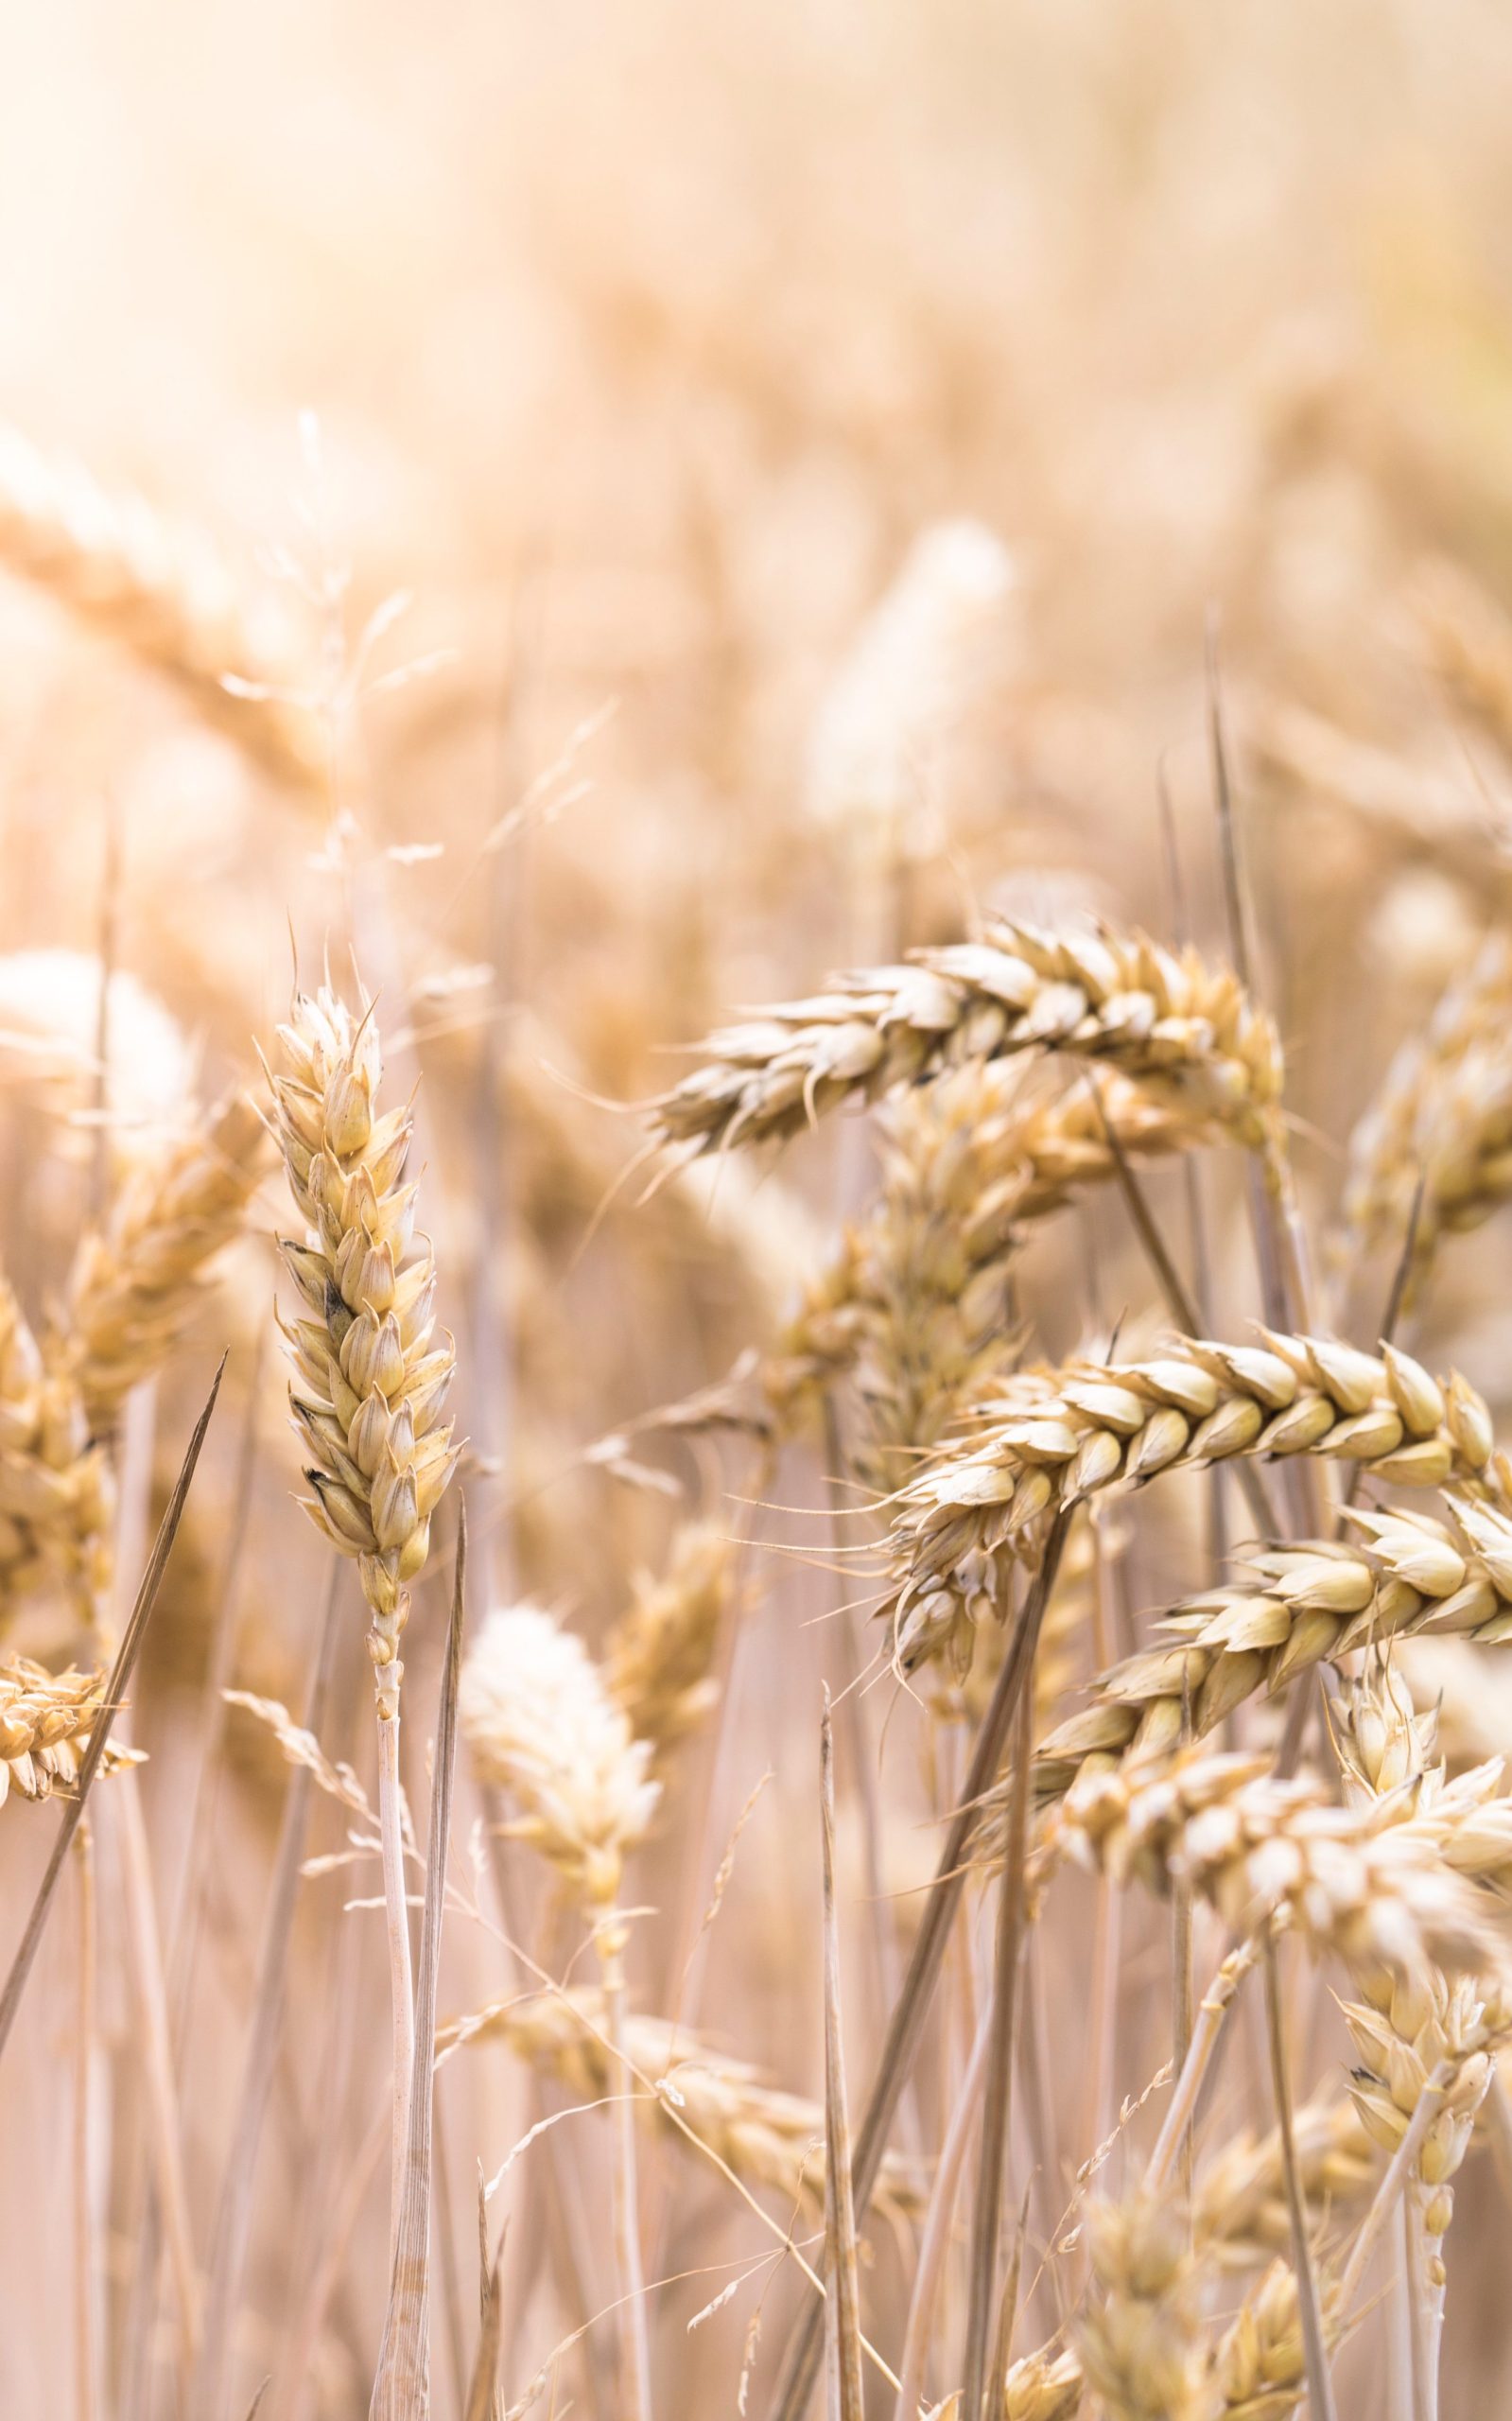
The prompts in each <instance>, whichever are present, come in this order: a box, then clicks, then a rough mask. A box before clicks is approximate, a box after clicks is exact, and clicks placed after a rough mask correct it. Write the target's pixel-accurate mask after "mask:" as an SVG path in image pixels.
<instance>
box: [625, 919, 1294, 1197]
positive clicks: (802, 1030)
mask: <svg viewBox="0 0 1512 2421" xmlns="http://www.w3.org/2000/svg"><path fill="white" fill-rule="evenodd" d="M708 1049H709V1053H710V1054H711V1055H710V1058H709V1061H708V1064H707V1065H706V1066H704V1067H703V1068H700V1069H698V1070H697V1071H695V1072H694V1073H693V1074H692V1075H690V1076H687V1077H685V1079H684V1081H683V1082H682V1084H680V1085H679V1086H677V1087H676V1089H674V1090H673V1091H672V1092H670V1093H668V1094H666V1095H664V1096H663V1098H662V1099H661V1100H660V1101H659V1102H658V1103H657V1104H656V1106H655V1110H654V1114H653V1122H652V1123H653V1132H654V1134H655V1135H656V1137H657V1138H658V1140H659V1141H661V1142H662V1143H663V1144H664V1145H665V1146H666V1147H667V1149H668V1151H669V1154H672V1155H673V1156H675V1157H677V1158H694V1157H696V1156H697V1155H698V1154H699V1153H701V1152H708V1151H717V1150H722V1149H724V1148H725V1147H727V1146H728V1145H731V1144H735V1143H743V1144H755V1143H760V1142H763V1141H768V1140H776V1139H779V1138H781V1137H783V1136H786V1135H791V1134H795V1133H797V1132H798V1131H799V1130H800V1129H801V1128H802V1127H804V1126H805V1125H808V1124H809V1123H811V1122H812V1121H813V1120H814V1119H815V1118H817V1117H819V1116H820V1115H822V1114H823V1113H824V1112H825V1111H826V1110H828V1109H832V1108H834V1107H836V1106H838V1105H839V1104H840V1103H842V1102H843V1101H846V1100H852V1099H861V1100H866V1101H875V1100H876V1099H877V1098H878V1095H879V1094H881V1093H884V1092H887V1091H888V1090H890V1089H891V1088H892V1087H893V1086H895V1085H899V1084H916V1083H917V1082H918V1081H919V1080H920V1079H921V1078H923V1077H927V1076H930V1075H933V1074H936V1073H937V1072H938V1071H940V1070H941V1069H943V1068H945V1067H947V1066H953V1065H959V1064H961V1063H962V1062H965V1061H967V1060H973V1059H995V1058H999V1057H1005V1056H1009V1055H1012V1054H1015V1053H1017V1052H1022V1051H1030V1050H1045V1051H1066V1052H1069V1053H1071V1054H1074V1055H1076V1056H1078V1057H1083V1058H1088V1057H1089V1058H1096V1059H1101V1060H1105V1061H1107V1062H1108V1063H1109V1064H1110V1065H1111V1066H1113V1067H1115V1068H1118V1069H1121V1071H1123V1072H1124V1073H1125V1074H1128V1075H1132V1076H1136V1077H1138V1079H1139V1080H1140V1082H1141V1083H1143V1084H1146V1085H1149V1086H1151V1087H1156V1086H1158V1087H1159V1088H1161V1089H1163V1090H1165V1092H1166V1093H1167V1095H1168V1098H1169V1099H1170V1100H1172V1101H1173V1102H1179V1103H1180V1104H1181V1105H1182V1106H1184V1107H1185V1108H1187V1110H1188V1111H1189V1114H1190V1115H1191V1116H1193V1117H1197V1118H1201V1119H1206V1120H1208V1121H1210V1122H1211V1123H1212V1125H1213V1127H1214V1130H1215V1131H1218V1130H1222V1131H1225V1132H1227V1133H1231V1134H1234V1135H1235V1136H1236V1137H1237V1138H1238V1139H1239V1140H1241V1141H1246V1142H1248V1143H1250V1144H1252V1145H1254V1146H1256V1147H1257V1148H1259V1149H1261V1150H1263V1151H1265V1152H1267V1153H1268V1154H1275V1155H1276V1156H1277V1158H1278V1157H1279V1150H1280V1146H1279V1126H1278V1113H1277V1103H1278V1101H1279V1097H1280V1089H1281V1054H1280V1046H1279V1044H1278V1042H1277V1037H1276V1032H1275V1029H1274V1027H1273V1026H1272V1025H1271V1023H1270V1021H1269V1019H1267V1018H1265V1017H1264V1016H1262V1015H1261V1014H1260V1012H1259V1011H1257V1010H1256V1008H1255V1007H1254V1005H1253V1003H1252V1002H1251V1001H1249V999H1248V998H1247V996H1246V994H1245V992H1244V990H1243V986H1242V985H1241V984H1240V983H1239V982H1238V980H1237V978H1236V977H1235V976H1234V975H1233V974H1232V973H1231V972H1230V971H1229V970H1228V969H1227V968H1226V967H1217V968H1214V967H1208V965H1206V964H1205V962H1204V961H1203V960H1202V959H1201V958H1200V957H1198V956H1197V955H1196V953H1195V952H1194V951H1190V950H1189V951H1183V952H1181V953H1179V954H1177V953H1174V952H1173V951H1170V950H1166V949H1162V948H1161V947H1160V946H1159V944H1158V943H1156V942H1152V941H1150V940H1148V939H1147V938H1146V937H1145V936H1144V935H1142V934H1121V933H1118V932H1114V931H1113V930H1112V929H1111V928H1108V927H1101V928H1096V929H1089V930H1087V931H1086V932H1074V933H1051V932H1039V931H1037V930H1035V929H1034V928H1033V927H1030V926H1027V925H1021V924H1010V923H998V924H991V925H989V926H988V928H987V930H986V932H985V933H984V935H983V937H982V940H981V941H980V942H967V943H961V944H958V945H956V946H955V947H953V948H949V949H934V950H921V951H919V952H918V953H917V954H916V955H915V957H914V958H913V959H912V961H911V963H910V964H909V965H907V966H905V967H879V968H875V969H872V970H869V971H867V972H865V973H861V974H853V975H845V976H841V977H838V978H836V979H835V980H834V981H833V982H832V983H831V984H830V985H829V986H828V987H827V988H826V990H825V991H824V992H822V993H820V994H818V995H816V996H815V997H814V998H812V999H810V1000H807V1001H793V1002H791V1003H788V1004H785V1005H783V1006H781V1007H777V1008H773V1009H768V1010H765V1011H763V1012H761V1013H760V1014H759V1015H758V1016H757V1017H756V1019H754V1020H753V1021H752V1022H751V1023H750V1024H747V1025H740V1026H732V1027H728V1028H726V1029H724V1030H723V1031H722V1032H721V1033H718V1034H716V1035H714V1036H712V1037H711V1040H710V1043H709V1045H708Z"/></svg>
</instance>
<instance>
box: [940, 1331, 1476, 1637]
mask: <svg viewBox="0 0 1512 2421" xmlns="http://www.w3.org/2000/svg"><path fill="white" fill-rule="evenodd" d="M1262 1333H1263V1335H1264V1339H1265V1342H1264V1344H1263V1345H1254V1346H1233V1345H1217V1344H1211V1343H1200V1342H1198V1341H1196V1340H1195V1339H1192V1338H1188V1337H1178V1338H1175V1339H1173V1342H1172V1343H1171V1345H1170V1346H1169V1347H1168V1348H1167V1349H1166V1350H1165V1351H1164V1352H1163V1353H1162V1354H1160V1355H1159V1356H1158V1357H1156V1359H1154V1360H1151V1361H1145V1362H1135V1363H1128V1364H1118V1365H1116V1366H1111V1365H1106V1364H1103V1363H1096V1362H1080V1363H1072V1364H1070V1365H1069V1367H1067V1368H1066V1369H1064V1370H1058V1371H1051V1372H1044V1373H1036V1372H1024V1373H1021V1374H1017V1375H1016V1376H1015V1377H1014V1378H1013V1379H1011V1380H1010V1381H1008V1382H1007V1383H1006V1384H1005V1385H1004V1386H1003V1387H1002V1389H1001V1390H1000V1393H999V1398H998V1399H997V1400H996V1401H994V1400H992V1399H989V1400H988V1401H987V1402H985V1403H984V1404H983V1405H982V1410H981V1413H980V1416H979V1419H978V1422H977V1425H976V1429H975V1432H974V1434H973V1435H971V1436H969V1437H967V1438H966V1439H965V1442H964V1443H963V1444H962V1445H961V1446H959V1447H957V1448H954V1449H953V1450H952V1451H950V1452H948V1453H947V1454H942V1455H941V1456H940V1457H939V1459H938V1460H937V1461H935V1462H934V1463H932V1464H930V1466H929V1467H928V1468H927V1469H926V1470H924V1471H923V1472H920V1473H919V1475H918V1477H917V1478H916V1479H915V1480H913V1481H912V1482H911V1483H910V1484H909V1485H908V1486H907V1487H906V1488H905V1489H902V1490H901V1491H900V1493H899V1496H898V1500H897V1509H896V1511H895V1516H894V1523H893V1560H894V1571H895V1576H896V1579H897V1584H898V1585H897V1590H896V1594H895V1600H894V1602H893V1608H892V1611H893V1613H894V1618H895V1620H901V1619H902V1618H903V1617H905V1616H907V1615H908V1614H909V1612H910V1610H911V1609H912V1606H913V1604H914V1602H915V1600H921V1599H922V1600H923V1601H925V1605H926V1607H928V1605H929V1603H930V1600H931V1599H932V1598H933V1597H934V1596H936V1595H937V1594H945V1595H946V1597H947V1598H948V1596H949V1595H950V1594H952V1593H953V1594H961V1595H964V1596H965V1598H966V1600H967V1602H968V1603H972V1602H974V1601H976V1600H977V1599H979V1598H983V1597H984V1598H985V1599H986V1600H987V1602H989V1603H990V1602H993V1601H994V1600H995V1599H996V1597H997V1594H998V1587H999V1577H1000V1576H999V1569H998V1565H999V1558H1002V1557H1009V1558H1011V1557H1013V1556H1016V1555H1018V1554H1021V1553H1022V1552H1023V1551H1024V1548H1025V1546H1026V1545H1027V1544H1028V1543H1029V1541H1030V1538H1031V1535H1032V1533H1033V1528H1034V1524H1036V1523H1037V1522H1038V1520H1039V1517H1040V1516H1041V1515H1042V1514H1044V1513H1046V1512H1048V1511H1051V1510H1053V1509H1054V1508H1056V1507H1062V1506H1067V1505H1074V1504H1077V1503H1079V1502H1080V1501H1081V1499H1083V1498H1084V1497H1087V1496H1091V1495H1093V1494H1095V1493H1096V1492H1097V1491H1098V1490H1099V1489H1105V1488H1110V1487H1113V1486H1114V1485H1116V1484H1118V1483H1120V1482H1138V1481H1141V1480H1148V1479H1152V1478H1154V1477H1155V1475H1156V1472H1167V1471H1173V1470H1181V1469H1191V1468H1193V1467H1195V1466H1199V1465H1202V1464H1206V1463H1214V1462H1221V1461H1224V1460H1226V1459H1227V1458H1228V1457H1230V1456H1233V1455H1238V1454H1320V1455H1331V1456H1334V1457H1337V1458H1338V1459H1339V1460H1341V1461H1347V1462H1352V1463H1356V1464H1358V1465H1359V1466H1360V1467H1361V1468H1362V1469H1363V1470H1364V1472H1366V1473H1367V1474H1368V1475H1369V1476H1370V1477H1371V1478H1373V1479H1378V1480H1381V1481H1383V1482H1385V1483H1387V1484H1389V1485H1393V1486H1398V1487H1411V1488H1438V1487H1442V1486H1443V1485H1444V1483H1445V1482H1446V1481H1448V1480H1450V1479H1456V1478H1457V1479H1459V1480H1460V1481H1461V1482H1474V1481H1477V1480H1479V1479H1481V1478H1482V1476H1483V1474H1485V1473H1486V1472H1487V1468H1488V1466H1489V1465H1490V1464H1491V1460H1492V1444H1493V1441H1492V1436H1491V1422H1490V1416H1489V1414H1488V1413H1487V1411H1486V1405H1485V1404H1484V1403H1483V1402H1482V1401H1481V1399H1480V1397H1479V1396H1478V1395H1476V1394H1475V1392H1474V1390H1473V1389H1472V1388H1470V1387H1468V1386H1467V1385H1465V1383H1464V1381H1463V1380H1462V1379H1460V1378H1457V1377H1455V1378H1452V1379H1451V1380H1450V1382H1449V1383H1448V1385H1445V1386H1440V1385H1438V1384H1437V1382H1436V1381H1434V1379H1432V1378H1431V1377H1430V1376H1429V1374H1428V1372H1427V1371H1426V1370H1424V1369H1423V1368H1422V1367H1421V1366H1420V1365H1419V1364H1418V1363H1416V1362H1413V1361H1411V1360H1409V1359H1408V1357H1407V1356H1406V1355H1405V1354H1403V1353H1399V1352H1398V1351H1396V1350H1394V1349H1393V1348H1392V1347H1390V1346H1386V1347H1384V1348H1383V1349H1382V1353H1381V1355H1380V1357H1379V1358H1378V1357H1377V1356H1376V1355H1374V1354H1370V1353H1361V1352H1358V1351H1356V1350H1355V1349H1354V1348H1353V1347H1352V1346H1346V1345H1338V1344H1335V1343H1334V1342H1333V1341H1332V1340H1331V1339H1330V1338H1326V1337H1305V1336H1277V1335H1276V1334H1274V1333H1273V1332H1271V1331H1269V1330H1265V1331H1263V1332H1262ZM1493 1478H1495V1479H1496V1482H1497V1484H1498V1485H1500V1475H1499V1474H1493ZM947 1618H948V1614H947V1607H942V1608H941V1610H940V1619H942V1620H944V1619H947Z"/></svg>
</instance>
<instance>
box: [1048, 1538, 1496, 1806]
mask: <svg viewBox="0 0 1512 2421" xmlns="http://www.w3.org/2000/svg"><path fill="white" fill-rule="evenodd" d="M1449 1516H1450V1519H1449V1521H1448V1523H1443V1522H1436V1521H1434V1519H1433V1518H1432V1517H1431V1516H1429V1515H1427V1514H1418V1513H1413V1512H1406V1511H1402V1510H1399V1509H1393V1510H1392V1511H1389V1512H1386V1513H1379V1514H1378V1513H1364V1512H1357V1513H1355V1514H1353V1515H1352V1516H1351V1520H1352V1521H1353V1523H1354V1524H1355V1525H1356V1527H1357V1528H1358V1529H1359V1530H1360V1531H1361V1532H1362V1533H1363V1534H1364V1535H1363V1537H1362V1538H1361V1540H1360V1541H1359V1543H1358V1544H1355V1543H1353V1542H1351V1543H1349V1544H1347V1545H1345V1544H1342V1543H1340V1542H1338V1541H1327V1540H1316V1541H1306V1542H1303V1543H1299V1544H1298V1545H1296V1546H1282V1547H1272V1548H1265V1549H1263V1550H1260V1551H1259V1552H1256V1553H1254V1554H1252V1555H1250V1556H1249V1557H1248V1558H1246V1563H1247V1565H1248V1569H1249V1570H1250V1571H1251V1572H1252V1573H1253V1574H1254V1575H1255V1577H1254V1579H1253V1580H1250V1581H1241V1582H1235V1583H1232V1584H1230V1585H1229V1586H1227V1587H1224V1588H1217V1589H1211V1590H1208V1591H1207V1592H1205V1593H1204V1594H1203V1595H1202V1596H1201V1597H1197V1598H1191V1599H1189V1600H1188V1601H1187V1602H1186V1603H1185V1604H1184V1605H1182V1606H1178V1607H1177V1608H1176V1609H1175V1611H1173V1613H1172V1614H1171V1615H1169V1616H1168V1617H1167V1619H1166V1621H1165V1622H1164V1624H1163V1625H1162V1629H1165V1630H1167V1631H1169V1632H1171V1633H1172V1634H1173V1645H1172V1646H1169V1647H1155V1648H1151V1649H1149V1650H1147V1651H1145V1652H1144V1653H1142V1654H1140V1655H1138V1656H1132V1657H1129V1658H1126V1659H1125V1660H1124V1662H1123V1663H1121V1664H1115V1665H1114V1666H1113V1667H1112V1669H1111V1670H1110V1671H1108V1672H1106V1673H1104V1674H1101V1675H1099V1676H1098V1678H1097V1679H1096V1681H1093V1682H1092V1684H1091V1690H1092V1695H1093V1704H1092V1705H1091V1706H1090V1707H1089V1708H1088V1709H1087V1710H1086V1712H1085V1713H1083V1714H1080V1715H1075V1716H1071V1717H1070V1718H1069V1721H1067V1722H1065V1723H1063V1724H1061V1725H1059V1726H1058V1727H1057V1729H1056V1730H1055V1731H1054V1732H1052V1733H1051V1734H1050V1736H1049V1738H1048V1739H1046V1740H1044V1741H1042V1742H1041V1744H1040V1749H1039V1753H1038V1756H1037V1758H1036V1760H1035V1781H1036V1786H1037V1788H1038V1791H1039V1794H1040V1796H1041V1798H1043V1799H1049V1798H1053V1797H1055V1796H1057V1795H1058V1794H1059V1793H1060V1792H1061V1791H1063V1790H1066V1789H1068V1788H1069V1785H1070V1784H1071V1783H1072V1782H1073V1781H1074V1780H1075V1778H1076V1776H1077V1774H1078V1773H1080V1772H1082V1771H1083V1770H1084V1769H1086V1766H1087V1763H1088V1761H1089V1760H1097V1761H1102V1760H1106V1759H1109V1758H1118V1757H1121V1756H1123V1755H1126V1754H1127V1755H1137V1756H1144V1755H1147V1754H1148V1755H1154V1754H1157V1753H1160V1752H1162V1751H1164V1750H1167V1749H1172V1748H1174V1747H1175V1745H1176V1743H1177V1742H1178V1741H1179V1740H1180V1739H1181V1738H1182V1736H1183V1711H1184V1709H1189V1710H1190V1733H1191V1736H1192V1738H1193V1739H1201V1738H1202V1737H1203V1736H1204V1735H1205V1734H1206V1733H1209V1732H1211V1731H1213V1730H1214V1729H1215V1728H1216V1726H1217V1725H1218V1724H1220V1723H1221V1722H1222V1721H1223V1720H1224V1718H1225V1716H1227V1715H1230V1714H1231V1713H1232V1712H1233V1710H1234V1709H1235V1707H1237V1706H1239V1705H1241V1704H1242V1703H1243V1701H1244V1700H1245V1699H1246V1698H1251V1697H1253V1696H1254V1695H1255V1693H1256V1692H1257V1691H1260V1690H1268V1691H1275V1690H1279V1689H1282V1688H1284V1687H1285V1685H1286V1684H1287V1683H1288V1682H1289V1681H1292V1680H1293V1678H1294V1677H1295V1675H1296V1674H1298V1673H1301V1672H1304V1671H1306V1670H1307V1669H1308V1668H1309V1667H1310V1666H1311V1665H1313V1664H1316V1663H1321V1662H1322V1661H1323V1660H1324V1659H1325V1658H1335V1657H1339V1656H1343V1655H1347V1653H1348V1652H1349V1650H1350V1649H1352V1648H1356V1647H1361V1646H1365V1645H1367V1644H1368V1643H1370V1642H1372V1641H1375V1642H1381V1641H1385V1640H1389V1639H1397V1638H1400V1637H1403V1636H1405V1635H1407V1634H1410V1633H1413V1632H1416V1631H1418V1630H1422V1629H1427V1628H1428V1627H1429V1626H1432V1627H1434V1629H1442V1630H1443V1631H1445V1632H1446V1633H1454V1634H1457V1635H1460V1636H1465V1637H1469V1638H1471V1639H1474V1640H1478V1641H1483V1642H1489V1641H1499V1640H1502V1639H1504V1638H1506V1637H1508V1636H1512V1517H1509V1516H1508V1515H1507V1514H1506V1513H1504V1512H1503V1511H1502V1509H1501V1508H1500V1507H1496V1506H1492V1505H1482V1504H1477V1503H1476V1502H1475V1501H1474V1500H1473V1499H1470V1498H1468V1497H1451V1499H1450V1502H1449Z"/></svg>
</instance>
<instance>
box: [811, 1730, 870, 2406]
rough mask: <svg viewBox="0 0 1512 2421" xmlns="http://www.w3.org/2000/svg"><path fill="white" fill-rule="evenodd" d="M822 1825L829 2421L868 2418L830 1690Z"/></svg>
mask: <svg viewBox="0 0 1512 2421" xmlns="http://www.w3.org/2000/svg"><path fill="white" fill-rule="evenodd" d="M819 1830H820V1838H821V1842H822V1845H823V1862H824V1925H825V2283H826V2289H827V2290H828V2291H827V2293H826V2300H825V2369H826V2377H827V2380H828V2412H829V2421H865V2413H866V2401H865V2391H864V2389H863V2387H862V2385H861V2346H860V2327H861V2322H860V2277H859V2274H858V2270H857V2260H856V2205H855V2202H854V2199H853V2197H852V2193H851V2180H850V2162H851V2150H850V2115H849V2112H848V2110H847V2107H846V2102H845V2045H844V2037H843V2031H842V2026H841V1999H840V1925H839V1920H838V1918H837V1915H836V1911H835V1740H834V1730H833V1726H832V1724H831V1721H830V1709H829V1692H828V1690H827V1688H826V1691H825V1711H824V1714H823V1716H821V1718H820V1726H819Z"/></svg>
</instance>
